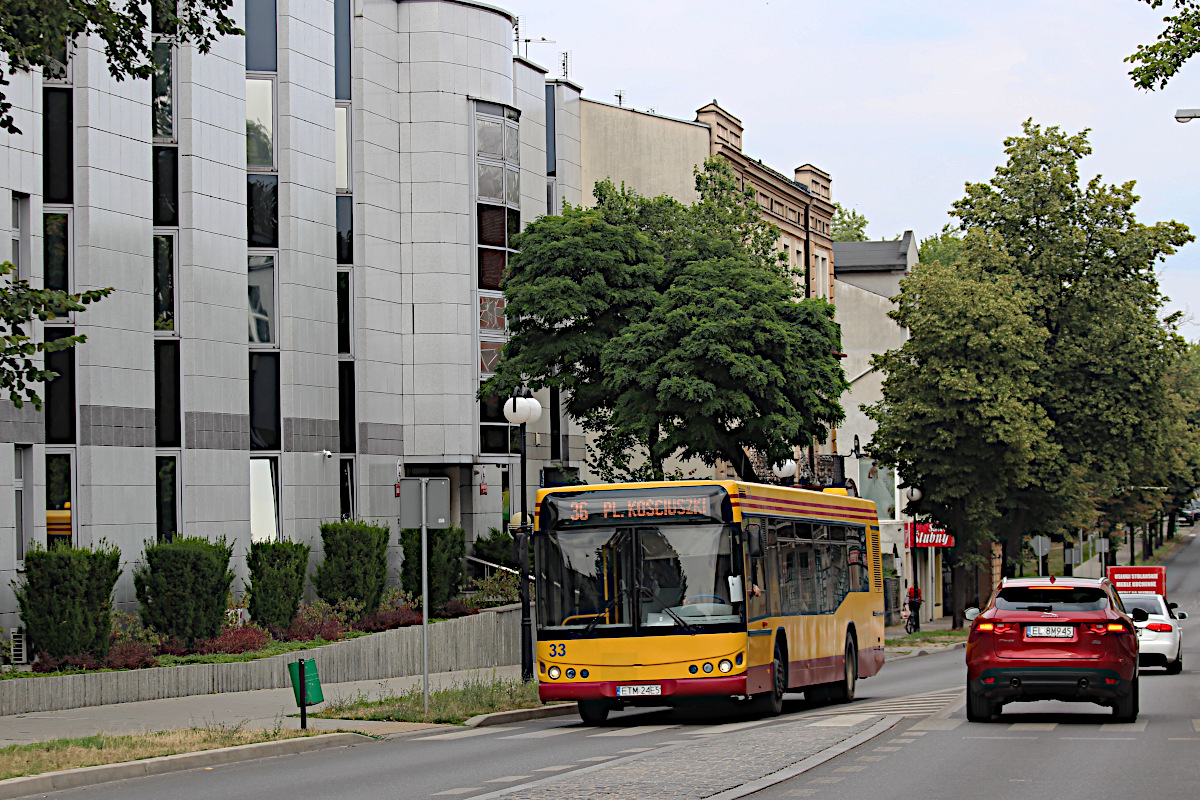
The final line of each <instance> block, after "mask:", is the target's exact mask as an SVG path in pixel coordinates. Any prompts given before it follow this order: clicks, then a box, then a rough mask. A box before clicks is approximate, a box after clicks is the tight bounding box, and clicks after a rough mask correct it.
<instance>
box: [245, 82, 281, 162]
mask: <svg viewBox="0 0 1200 800" xmlns="http://www.w3.org/2000/svg"><path fill="white" fill-rule="evenodd" d="M246 166H247V167H248V168H249V169H262V170H273V169H274V168H275V76H273V75H247V76H246Z"/></svg>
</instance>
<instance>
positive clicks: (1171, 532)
mask: <svg viewBox="0 0 1200 800" xmlns="http://www.w3.org/2000/svg"><path fill="white" fill-rule="evenodd" d="M1178 514H1179V512H1178V511H1177V510H1176V509H1171V516H1169V517H1167V538H1168V539H1174V538H1175V522H1176V517H1177V516H1178Z"/></svg>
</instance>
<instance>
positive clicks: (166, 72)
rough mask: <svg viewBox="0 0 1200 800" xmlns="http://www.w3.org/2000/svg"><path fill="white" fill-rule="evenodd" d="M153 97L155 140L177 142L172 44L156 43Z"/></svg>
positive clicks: (173, 51)
mask: <svg viewBox="0 0 1200 800" xmlns="http://www.w3.org/2000/svg"><path fill="white" fill-rule="evenodd" d="M151 48H152V51H153V53H152V54H153V57H154V76H153V77H152V78H151V81H150V83H151V87H152V91H153V97H152V100H151V103H150V110H151V113H152V119H153V127H154V140H155V141H163V142H173V141H175V63H174V61H175V48H174V47H173V46H172V45H171V43H170V42H154V44H153V45H152V46H151Z"/></svg>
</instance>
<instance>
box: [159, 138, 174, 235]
mask: <svg viewBox="0 0 1200 800" xmlns="http://www.w3.org/2000/svg"><path fill="white" fill-rule="evenodd" d="M153 177H154V224H155V225H162V226H164V227H174V226H176V225H178V224H179V148H177V147H155V148H154V176H153Z"/></svg>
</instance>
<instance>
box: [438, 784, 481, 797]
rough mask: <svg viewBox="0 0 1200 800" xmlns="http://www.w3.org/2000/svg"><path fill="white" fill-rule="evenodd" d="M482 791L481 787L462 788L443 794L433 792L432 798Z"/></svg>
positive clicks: (448, 790)
mask: <svg viewBox="0 0 1200 800" xmlns="http://www.w3.org/2000/svg"><path fill="white" fill-rule="evenodd" d="M482 790H483V787H482V786H464V787H462V788H459V789H447V790H446V791H444V792H434V793H433V795H432V796H433V797H438V796H441V795H447V794H470V793H471V792H479V791H482Z"/></svg>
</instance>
